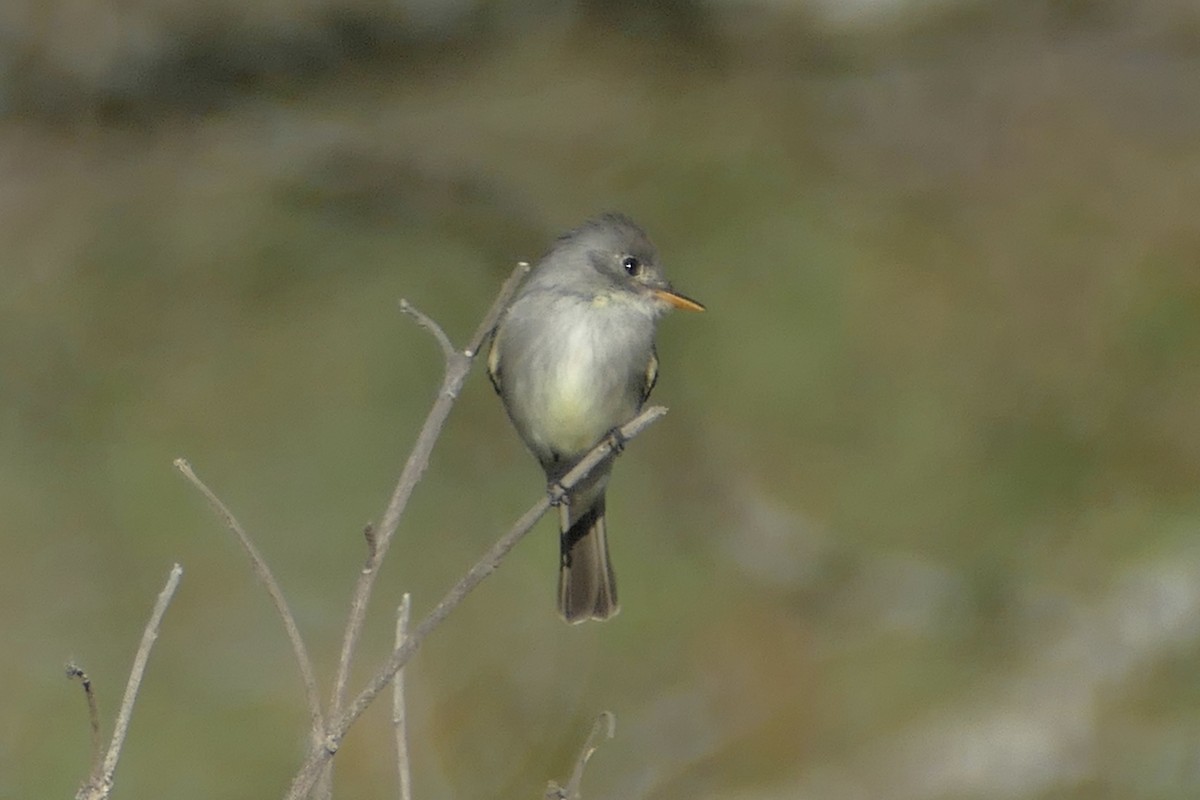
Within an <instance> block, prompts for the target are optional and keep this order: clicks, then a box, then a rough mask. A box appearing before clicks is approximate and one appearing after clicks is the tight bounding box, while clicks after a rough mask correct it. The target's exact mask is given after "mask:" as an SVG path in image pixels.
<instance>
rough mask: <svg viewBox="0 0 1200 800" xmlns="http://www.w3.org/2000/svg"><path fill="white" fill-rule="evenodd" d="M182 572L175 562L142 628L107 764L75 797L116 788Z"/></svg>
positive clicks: (84, 799) (101, 796)
mask: <svg viewBox="0 0 1200 800" xmlns="http://www.w3.org/2000/svg"><path fill="white" fill-rule="evenodd" d="M182 575H183V567H181V566H179V565H178V564H176V565H175V566H173V567H172V568H171V572H170V574H169V575H167V583H166V585H165V586H163V589H162V591H161V592H159V593H158V600H156V601H155V602H154V610H153V611H152V612H150V621H149V622H147V623H146V628H145V630H143V631H142V642H141V644H139V645H138V649H137V653H136V654H135V655H134V657H133V667H131V668H130V670H129V680H128V681H127V682H126V683H125V696H124V697H123V698H121V708H120V709H119V710H118V711H117V721H116V724H115V725H113V735H112V741H111V742H109V745H108V753H107V754H106V755H105V756H104V766H103V768H102V769H101V771H100V775H98V776H96V777H95V778H94V779H93V780H90V781H88V783H87V785H86V786H83V787H82V788H80V790H79V791H78V792H76V793H75V798H76V800H106V798H107V797H108V795H109V793H110V792H111V791H112V787H113V773H115V772H116V771H117V761H119V760H120V758H121V747H122V746H124V744H125V734H126V733H128V732H129V719H130V717H131V716H132V715H133V704H134V703H135V702H136V701H137V695H138V691H139V690H140V689H141V686H142V676H143V675H144V674H145V673H146V662H147V661H148V660H149V659H150V650H151V649H152V648H153V647H154V642H155V640H156V639H158V628H159V626H160V625H162V618H163V614H165V613H166V612H167V606H168V605H170V603H171V598H172V597H174V596H175V590H176V589H177V588H178V587H179V579H180V577H181V576H182Z"/></svg>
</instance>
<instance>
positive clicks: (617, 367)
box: [488, 214, 704, 623]
mask: <svg viewBox="0 0 1200 800" xmlns="http://www.w3.org/2000/svg"><path fill="white" fill-rule="evenodd" d="M672 307H675V308H683V309H687V310H689V311H703V310H704V306H702V305H700V304H699V303H697V302H696V301H694V300H689V299H688V298H686V297H684V296H683V295H681V294H679V293H677V292H676V291H675V290H674V289H672V288H671V285H670V284H669V283H667V280H666V278H665V277H664V276H663V272H662V268H661V266H660V265H659V261H658V251H657V250H655V248H654V245H653V244H651V242H650V239H649V238H648V237H647V236H646V233H645V231H643V230H642V229H641V228H640V227H638V226H637V224H636V223H634V222H633V220H631V219H629V217H626V216H624V215H622V214H605V215H603V216H600V217H596V218H595V219H592V220H589V221H588V222H585V223H584V224H583V225H580V226H579V227H578V228H575V229H574V230H571V231H569V232H567V233H566V234H564V235H563V236H561V237H559V239H558V241H557V242H556V243H555V244H554V247H553V248H551V250H550V252H549V253H547V254H546V255H545V256H544V257H543V258H542V260H541V261H540V262H538V264H537V265H536V266H535V267H534V269H533V271H532V272H531V273H530V275H529V277H528V278H527V279H526V281H525V283H524V284H522V286H521V288H520V289H518V290H517V293H516V295H515V296H514V298H513V300H512V302H511V303H510V304H509V306H508V308H507V309H506V310H505V312H504V314H503V315H502V316H501V318H500V322H499V324H498V325H497V327H496V332H495V334H494V336H493V338H492V349H491V352H490V354H489V356H488V373H489V375H490V376H491V379H492V383H493V385H495V387H496V392H497V393H498V394H499V395H500V398H501V399H502V400H503V401H504V407H505V409H506V410H507V411H508V416H509V418H510V419H512V422H513V425H514V426H515V427H516V429H517V433H518V434H520V436H521V438H522V439H523V440H524V441H525V444H526V446H527V447H528V448H529V449H530V451H532V452H533V454H534V455H535V456H536V457H537V459H538V461H539V462H541V465H542V469H543V470H545V472H546V478H547V480H548V481H550V483H551V484H554V483H555V482H557V481H558V480H559V479H561V478H562V477H563V476H564V475H566V473H567V472H569V471H570V470H571V468H572V467H574V466H575V464H576V463H577V462H578V461H579V460H580V459H581V458H582V457H583V456H584V455H586V454H587V452H588V451H589V450H591V449H592V448H593V447H594V446H595V445H596V444H597V443H598V442H599V441H600V440H601V439H602V438H603V437H604V436H605V435H607V434H608V433H609V432H610V431H612V430H613V429H615V428H617V427H619V426H620V425H623V424H624V423H626V422H628V421H629V420H630V419H632V418H633V417H634V416H635V415H636V414H637V413H638V411H639V410H640V409H641V407H642V404H643V403H645V402H646V398H647V397H649V396H650V390H651V389H653V388H654V382H655V379H656V378H657V376H658V358H657V356H656V355H655V352H654V329H655V325H656V323H657V321H658V318H659V317H660V316H662V315H663V314H664V313H665V312H666V311H667V310H669V309H670V308H672ZM611 468H612V467H611V461H610V462H608V464H607V465H605V466H603V467H601V468H599V469H597V470H596V471H594V472H593V473H592V474H591V475H590V476H589V477H588V478H587V479H585V480H584V481H583V482H582V483H581V484H580V485H577V486H575V487H574V488H572V489H571V491H570V493H569V494H568V496H567V498H566V502H565V503H564V504H562V505H561V506H560V509H559V518H560V519H559V527H560V530H561V532H562V533H561V540H560V541H561V566H560V569H559V578H558V610H559V613H560V614H561V615H562V617H563V618H564V619H565V620H566V621H567V622H572V623H574V622H582V621H584V620H586V619H607V618H609V617H611V616H612V615H613V614H616V613H617V610H618V605H617V588H616V580H615V578H614V576H613V569H612V564H611V562H610V561H609V558H608V541H607V530H606V526H605V521H604V489H605V486H606V484H607V483H608V476H609V472H610V470H611Z"/></svg>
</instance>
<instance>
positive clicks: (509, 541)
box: [286, 406, 667, 800]
mask: <svg viewBox="0 0 1200 800" xmlns="http://www.w3.org/2000/svg"><path fill="white" fill-rule="evenodd" d="M666 413H667V409H665V408H663V407H662V406H652V407H650V408H647V409H646V410H644V411H643V412H642V413H641V414H639V415H638V416H636V417H634V418H633V419H632V420H630V421H629V422H627V423H625V424H624V425H623V426H621V428H620V430H619V431H618V435H617V436H616V437H612V436H609V437H605V438H604V440H603V441H601V442H600V443H599V444H598V445H596V447H595V448H593V449H592V450H591V452H589V453H588V454H587V455H586V456H584V457H583V459H582V460H580V462H579V463H578V464H577V465H576V466H575V468H574V469H572V470H571V471H570V472H568V473H567V474H566V475H565V476H563V478H562V480H561V481H559V485H560V486H561V488H562V490H563V491H566V490H569V489H571V488H572V487H574V486H575V485H576V484H578V483H579V482H580V481H581V480H583V479H584V478H586V477H587V476H588V475H589V474H590V473H591V471H592V470H594V469H595V468H596V467H597V466H598V465H599V464H601V463H603V462H605V461H606V460H607V459H609V458H611V457H612V456H613V455H614V454H616V453H617V452H618V451H619V445H618V443H617V442H618V441H620V442H622V443H623V442H628V441H630V440H632V439H633V438H634V437H635V436H637V435H638V434H640V433H641V432H642V431H643V430H645V429H646V428H647V427H648V426H650V425H651V424H653V423H654V422H655V421H657V420H658V419H659V418H660V417H662V416H663V415H664V414H666ZM614 439H615V440H614ZM550 502H551V498H550V495H549V493H547V495H545V496H544V497H542V499H541V500H539V501H538V502H536V503H534V504H533V506H532V507H531V508H530V509H529V510H528V511H526V512H525V514H524V515H522V517H521V518H520V519H518V520H517V521H516V523H514V524H513V526H512V528H510V529H509V531H508V532H507V533H505V534H504V535H503V536H501V537H500V538H499V539H498V540H497V541H496V543H495V544H493V545H492V547H491V549H489V550H488V551H487V553H485V554H484V555H483V557H482V558H480V559H479V561H477V562H476V563H475V565H474V566H472V567H471V569H470V570H469V571H468V572H467V574H466V575H465V576H464V577H463V578H462V579H461V580H460V581H459V582H458V583H456V584H455V585H454V586H453V587H452V588H451V589H450V590H449V591H448V592H447V593H446V596H445V597H443V598H442V600H441V602H440V603H438V604H437V605H436V606H435V607H434V609H433V610H432V611H430V612H429V615H428V616H427V617H425V619H423V620H421V622H420V624H419V625H417V627H416V629H415V630H414V631H413V632H412V635H410V636H409V637H408V638H406V639H405V640H404V644H402V645H401V646H400V647H398V648H397V649H396V650H395V651H393V653H392V655H391V657H390V658H389V659H388V662H387V663H386V664H385V665H384V666H383V667H382V668H381V669H380V670H379V671H378V672H377V673H376V674H375V676H374V677H372V678H371V681H370V682H369V683H368V684H367V686H366V688H364V689H363V690H362V692H360V693H359V695H358V696H357V697H356V698H355V699H354V701H353V702H352V703H351V704H350V705H349V706H348V707H347V708H346V710H345V711H344V712H343V713H342V714H340V715H337V716H333V715H331V718H330V723H329V729H328V735H327V736H326V737H325V741H324V742H321V743H318V744H316V745H315V746H314V747H313V749H312V750H310V752H309V754H308V756H307V758H306V759H305V761H304V763H303V764H302V765H301V767H300V770H299V771H298V772H297V773H296V776H295V778H293V780H292V785H291V788H289V790H288V793H287V795H286V797H287V799H288V800H300V798H303V797H305V796H307V794H308V791H309V790H310V789H311V788H312V786H313V784H314V782H315V781H316V780H317V777H318V776H319V775H320V774H321V772H322V771H323V770H324V768H325V765H326V764H327V763H328V762H329V759H330V758H332V757H333V754H334V753H336V752H337V749H338V747H340V746H341V741H342V738H343V737H344V736H345V735H346V731H348V730H349V729H350V726H351V725H353V724H354V722H355V721H356V720H357V719H358V718H359V717H360V716H361V715H362V713H363V712H364V711H366V709H367V707H368V706H370V705H371V703H372V702H374V700H375V698H376V697H377V696H378V695H379V693H380V692H381V691H383V689H384V688H386V687H387V685H388V683H389V682H390V681H391V680H392V678H393V676H395V674H396V673H397V672H398V671H399V670H400V668H401V667H403V666H404V665H405V664H407V663H408V660H409V659H410V658H412V656H413V654H414V653H415V652H416V651H417V648H419V647H420V646H421V644H422V642H424V641H425V638H426V637H427V636H428V635H429V634H430V633H432V632H433V630H434V629H436V628H437V626H438V625H440V624H441V623H442V621H443V620H445V618H446V617H447V616H448V615H449V614H450V612H451V611H453V610H454V609H455V608H457V607H458V605H459V604H460V603H462V601H463V600H464V599H466V597H467V595H469V594H470V593H471V592H472V591H473V590H474V589H475V587H476V586H478V585H479V584H480V583H481V582H482V581H483V579H484V578H486V577H487V576H488V575H490V574H492V572H494V571H495V569H496V567H497V566H499V564H500V562H501V561H502V560H503V559H504V557H505V556H506V555H508V553H509V551H510V550H512V549H513V547H515V546H516V544H517V542H519V541H520V540H521V539H522V538H524V537H525V535H526V534H527V533H529V531H530V529H531V528H533V526H534V524H536V523H537V521H538V520H539V519H541V517H542V515H543V514H545V513H546V511H547V510H548V509H549V508H550Z"/></svg>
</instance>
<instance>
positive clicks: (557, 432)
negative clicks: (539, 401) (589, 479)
mask: <svg viewBox="0 0 1200 800" xmlns="http://www.w3.org/2000/svg"><path fill="white" fill-rule="evenodd" d="M587 361H590V359H575V360H573V361H571V362H568V363H566V364H563V365H561V367H560V369H559V370H557V374H555V375H553V376H552V379H551V380H550V381H547V386H546V389H547V392H546V395H547V396H546V405H545V408H546V409H547V412H548V413H547V414H546V419H545V422H544V425H543V426H542V430H541V431H540V433H541V434H542V438H543V439H544V441H545V443H546V445H547V447H548V448H549V449H551V450H553V451H554V452H556V453H561V454H564V455H571V454H575V453H582V452H583V451H585V450H588V449H590V448H591V447H592V446H593V445H594V444H595V443H596V442H597V441H598V440H599V439H600V437H602V436H603V435H604V434H605V433H607V432H608V431H609V430H611V429H612V428H614V427H616V426H617V425H620V424H621V423H622V422H625V419H624V418H622V413H621V412H622V408H621V407H622V406H623V405H626V404H625V403H622V402H621V401H622V394H623V392H622V391H621V387H619V386H614V385H612V382H611V381H605V380H604V378H605V376H604V375H603V373H602V371H597V370H595V369H594V365H592V364H589V363H585V362H587ZM606 384H607V385H606ZM630 413H631V410H630Z"/></svg>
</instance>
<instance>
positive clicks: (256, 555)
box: [175, 458, 325, 741]
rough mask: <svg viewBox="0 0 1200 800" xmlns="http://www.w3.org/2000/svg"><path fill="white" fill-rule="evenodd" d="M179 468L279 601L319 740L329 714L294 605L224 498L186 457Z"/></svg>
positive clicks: (314, 733) (315, 737) (314, 734)
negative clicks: (199, 475)
mask: <svg viewBox="0 0 1200 800" xmlns="http://www.w3.org/2000/svg"><path fill="white" fill-rule="evenodd" d="M175 469H177V470H179V471H180V472H181V473H183V476H184V477H185V478H187V479H188V480H189V481H190V482H191V484H192V485H193V486H195V487H196V488H197V489H199V490H200V493H201V494H202V495H204V497H205V499H206V500H208V503H209V505H210V506H212V509H213V511H215V512H216V514H217V516H218V517H220V518H221V522H223V523H225V527H226V528H228V529H229V530H230V531H232V532H233V535H234V536H236V537H237V540H238V543H239V544H241V546H242V549H243V550H245V551H246V555H248V556H249V557H250V565H251V566H252V567H253V568H254V575H255V576H256V577H257V578H258V580H259V581H260V582H261V583H262V585H263V586H264V587H266V590H267V594H269V595H270V596H271V601H272V602H273V603H274V604H275V611H276V612H277V613H278V614H279V618H280V619H282V620H283V627H284V630H285V631H287V637H288V641H289V642H291V645H292V655H293V656H294V657H295V659H296V664H297V665H298V666H299V668H300V677H301V679H302V680H303V681H304V695H305V699H306V700H307V702H308V715H309V718H310V719H311V721H312V737H313V740H314V741H319V740H320V737H321V734H322V732H323V731H324V730H325V716H324V714H323V713H322V711H321V695H320V690H319V689H318V688H317V675H316V672H314V671H313V665H312V659H311V658H309V656H308V648H307V647H306V646H305V645H304V638H303V637H302V636H301V635H300V628H299V626H297V625H296V617H295V616H293V614H292V610H291V608H289V607H288V603H287V600H286V599H285V598H284V596H283V589H282V588H280V586H279V582H278V581H277V580H275V575H274V574H273V573H272V572H271V568H270V567H269V566H267V562H266V559H264V558H263V556H262V553H260V552H259V551H258V548H257V547H255V546H254V542H252V541H251V540H250V536H249V534H247V533H246V529H245V528H243V527H242V524H241V523H240V522H238V521H237V518H236V517H235V516H233V512H232V511H230V510H229V507H228V506H226V505H225V503H223V502H221V498H219V497H217V495H216V494H215V493H214V492H213V490H212V489H209V488H208V486H207V485H205V483H204V481H202V480H200V478H199V477H198V476H197V475H196V472H195V470H193V469H192V465H191V464H190V463H189V462H188V461H187V459H184V458H177V459H175Z"/></svg>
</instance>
